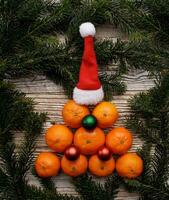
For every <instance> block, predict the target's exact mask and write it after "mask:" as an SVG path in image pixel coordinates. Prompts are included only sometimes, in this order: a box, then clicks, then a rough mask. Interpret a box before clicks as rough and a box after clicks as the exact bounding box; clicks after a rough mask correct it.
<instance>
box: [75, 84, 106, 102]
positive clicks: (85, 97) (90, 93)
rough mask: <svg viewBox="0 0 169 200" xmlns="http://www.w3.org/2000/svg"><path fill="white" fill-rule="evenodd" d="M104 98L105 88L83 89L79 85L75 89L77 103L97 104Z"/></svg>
mask: <svg viewBox="0 0 169 200" xmlns="http://www.w3.org/2000/svg"><path fill="white" fill-rule="evenodd" d="M103 98H104V92H103V88H102V87H100V88H99V89H97V90H81V89H79V88H77V87H75V88H74V90H73V99H74V101H75V102H76V103H77V104H82V105H96V104H97V103H99V102H100V101H102V100H103Z"/></svg>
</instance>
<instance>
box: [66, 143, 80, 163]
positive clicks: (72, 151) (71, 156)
mask: <svg viewBox="0 0 169 200" xmlns="http://www.w3.org/2000/svg"><path fill="white" fill-rule="evenodd" d="M79 156H80V151H79V149H78V148H77V147H75V146H73V145H72V146H70V147H68V148H67V149H66V150H65V157H66V158H67V159H68V160H71V161H73V160H76V159H78V157H79Z"/></svg>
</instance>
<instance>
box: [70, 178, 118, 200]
mask: <svg viewBox="0 0 169 200" xmlns="http://www.w3.org/2000/svg"><path fill="white" fill-rule="evenodd" d="M73 183H74V185H75V187H76V191H77V192H78V193H79V194H80V195H81V199H85V200H101V199H107V200H109V199H111V200H113V199H115V197H116V195H117V192H118V188H119V178H118V177H117V176H116V175H112V176H111V177H110V178H108V179H107V180H106V182H105V183H104V184H101V183H99V182H97V181H95V180H94V179H92V178H91V177H90V176H88V175H84V176H81V177H78V178H76V179H74V181H73Z"/></svg>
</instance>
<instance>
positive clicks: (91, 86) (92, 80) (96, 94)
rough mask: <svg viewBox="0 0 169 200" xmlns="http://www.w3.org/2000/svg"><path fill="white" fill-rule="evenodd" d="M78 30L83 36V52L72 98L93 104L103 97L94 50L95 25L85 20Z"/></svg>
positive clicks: (82, 102) (85, 103)
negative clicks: (77, 80)
mask: <svg viewBox="0 0 169 200" xmlns="http://www.w3.org/2000/svg"><path fill="white" fill-rule="evenodd" d="M79 31H80V34H81V36H82V37H83V38H84V52H83V57H82V63H81V66H80V73H79V82H78V83H77V85H76V87H75V88H74V91H73V99H74V101H75V102H76V103H78V104H83V105H95V104H97V103H98V102H100V101H102V99H103V97H104V93H103V89H102V86H101V83H100V81H99V78H98V65H97V61H96V55H95V51H94V35H95V33H96V30H95V27H94V25H93V24H92V23H90V22H86V23H83V24H81V25H80V27H79Z"/></svg>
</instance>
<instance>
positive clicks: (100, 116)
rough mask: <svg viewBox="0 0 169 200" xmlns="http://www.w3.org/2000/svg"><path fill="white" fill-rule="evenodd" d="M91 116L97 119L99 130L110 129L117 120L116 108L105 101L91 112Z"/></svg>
mask: <svg viewBox="0 0 169 200" xmlns="http://www.w3.org/2000/svg"><path fill="white" fill-rule="evenodd" d="M92 114H93V115H94V116H95V117H96V118H97V121H98V126H99V127H100V128H107V127H111V126H112V125H113V124H114V123H115V122H116V121H117V119H118V116H119V114H118V111H117V108H116V106H115V105H114V104H113V103H111V102H107V101H103V102H101V103H99V104H98V105H97V106H96V107H95V108H94V110H93V112H92Z"/></svg>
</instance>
